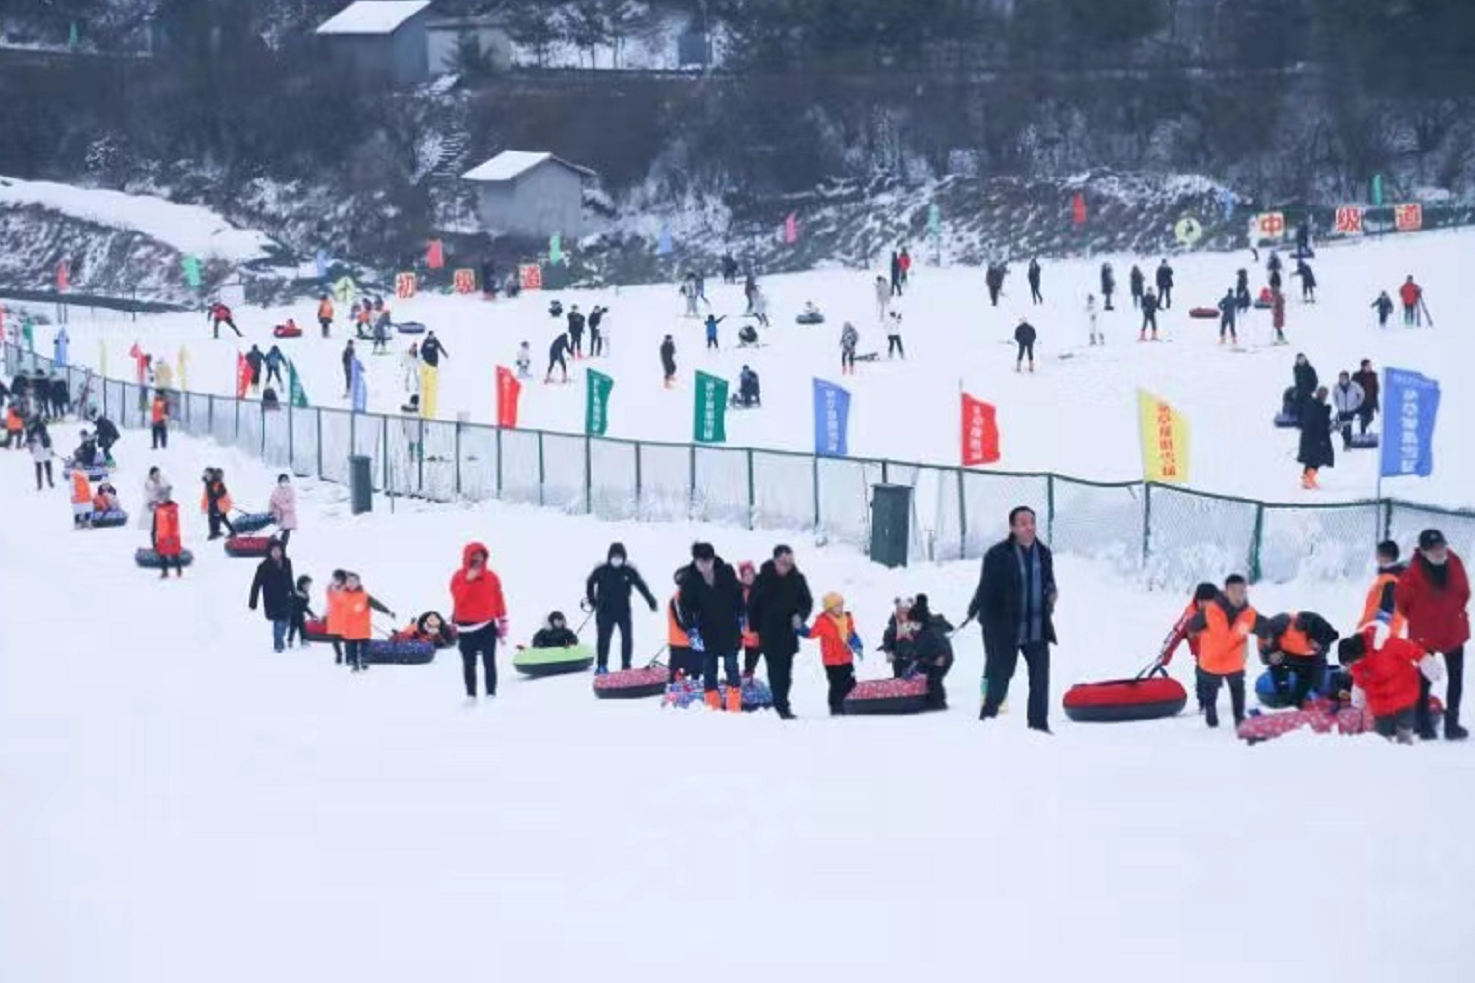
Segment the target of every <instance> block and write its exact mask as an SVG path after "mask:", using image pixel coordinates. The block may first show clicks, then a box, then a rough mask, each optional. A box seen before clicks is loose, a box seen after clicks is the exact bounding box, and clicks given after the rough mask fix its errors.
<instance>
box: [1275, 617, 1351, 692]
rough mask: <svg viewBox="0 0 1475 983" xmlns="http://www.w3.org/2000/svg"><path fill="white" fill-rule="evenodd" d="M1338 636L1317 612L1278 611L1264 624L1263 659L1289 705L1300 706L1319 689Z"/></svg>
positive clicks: (1277, 688)
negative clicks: (1292, 676)
mask: <svg viewBox="0 0 1475 983" xmlns="http://www.w3.org/2000/svg"><path fill="white" fill-rule="evenodd" d="M1339 637H1340V633H1339V632H1338V631H1337V629H1335V628H1333V627H1332V626H1331V625H1330V624H1328V623H1327V620H1326V619H1325V618H1323V617H1322V616H1321V615H1319V614H1316V613H1315V612H1314V611H1298V612H1296V613H1294V614H1278V615H1276V616H1275V617H1273V618H1271V619H1270V620H1269V621H1268V622H1266V623H1265V633H1264V634H1263V635H1261V636H1260V661H1261V662H1263V663H1264V664H1265V665H1267V666H1269V667H1270V678H1271V679H1272V680H1273V681H1274V683H1275V690H1276V692H1277V693H1279V694H1281V695H1282V696H1284V697H1287V702H1288V704H1289V705H1290V706H1293V707H1300V706H1301V705H1302V704H1303V703H1305V702H1306V698H1307V697H1308V696H1310V695H1311V691H1312V690H1316V691H1318V692H1320V690H1321V688H1322V680H1323V678H1324V677H1325V676H1326V656H1327V652H1328V651H1329V650H1330V649H1331V646H1332V643H1333V642H1335V641H1336V640H1337V639H1338V638H1339ZM1293 672H1294V673H1295V675H1296V682H1295V685H1294V686H1293V685H1291V673H1293ZM1323 695H1326V694H1323Z"/></svg>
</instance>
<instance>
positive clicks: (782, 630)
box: [747, 545, 814, 720]
mask: <svg viewBox="0 0 1475 983" xmlns="http://www.w3.org/2000/svg"><path fill="white" fill-rule="evenodd" d="M813 611H814V595H812V594H810V593H809V581H807V580H805V579H804V574H802V573H800V572H799V568H798V567H796V566H795V565H794V551H793V550H791V549H790V548H789V547H787V546H782V545H781V546H775V547H774V548H773V559H771V560H765V561H764V562H763V566H762V567H760V568H759V570H758V576H757V578H756V579H754V581H753V587H752V589H751V590H749V591H748V611H747V623H748V630H749V631H753V632H756V633H757V635H758V648H759V649H760V650H761V651H762V652H763V659H764V661H765V662H766V663H767V664H768V685H769V688H770V689H772V690H773V708H774V710H776V711H777V712H778V715H779V717H780V718H782V719H783V720H793V719H794V714H793V711H792V710H790V709H789V689H790V688H791V686H792V684H793V681H794V655H795V653H797V652H798V651H799V636H798V635H797V634H795V632H796V631H797V630H798V629H799V628H800V627H801V626H802V625H803V624H804V623H805V622H807V621H808V620H809V616H810V614H811V613H813Z"/></svg>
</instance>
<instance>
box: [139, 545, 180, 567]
mask: <svg viewBox="0 0 1475 983" xmlns="http://www.w3.org/2000/svg"><path fill="white" fill-rule="evenodd" d="M133 562H134V563H137V564H138V565H139V566H141V567H143V568H144V569H145V570H158V569H159V568H160V567H162V566H163V565H164V561H163V557H161V556H159V554H158V553H155V552H154V551H153V550H151V549H139V550H138V551H136V552H135V553H134V554H133ZM194 562H195V555H194V554H193V553H191V552H190V551H189V550H184V551H182V552H181V553H180V554H179V565H180V566H182V567H187V566H189V565H190V564H191V563H194ZM171 565H172V564H171Z"/></svg>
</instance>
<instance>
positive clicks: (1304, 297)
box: [1291, 259, 1316, 304]
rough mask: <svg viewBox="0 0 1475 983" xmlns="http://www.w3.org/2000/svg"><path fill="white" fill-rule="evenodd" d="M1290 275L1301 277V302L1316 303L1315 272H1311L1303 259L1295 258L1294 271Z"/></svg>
mask: <svg viewBox="0 0 1475 983" xmlns="http://www.w3.org/2000/svg"><path fill="white" fill-rule="evenodd" d="M1291 276H1293V277H1300V278H1301V302H1302V303H1305V304H1314V303H1316V274H1315V273H1312V272H1311V267H1310V266H1309V265H1308V264H1307V263H1306V261H1305V260H1304V259H1298V260H1296V272H1294V273H1292V274H1291Z"/></svg>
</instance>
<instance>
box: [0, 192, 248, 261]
mask: <svg viewBox="0 0 1475 983" xmlns="http://www.w3.org/2000/svg"><path fill="white" fill-rule="evenodd" d="M0 205H39V206H41V207H43V208H49V209H52V210H54V211H58V212H61V213H62V214H64V215H70V216H71V217H73V218H76V219H81V220H83V221H87V222H94V223H96V224H98V225H103V226H107V227H110V228H118V229H132V230H134V231H136V232H141V233H143V234H144V235H146V236H149V237H150V238H153V239H157V240H159V241H160V242H162V243H164V244H165V245H168V246H172V247H173V248H174V249H177V250H178V251H179V252H180V253H182V254H184V255H186V256H196V257H198V258H199V259H201V260H208V259H222V260H228V261H231V262H235V263H245V262H248V261H250V260H253V259H260V258H262V257H263V256H266V255H267V254H268V250H269V248H270V247H271V246H272V245H273V243H272V240H271V237H270V236H267V235H266V234H265V233H263V232H257V231H254V230H251V229H239V228H236V227H235V226H234V225H232V224H231V223H230V222H229V221H227V220H226V219H225V218H223V217H221V216H220V215H217V214H216V213H215V212H212V211H211V210H210V209H208V208H204V207H201V206H199V205H180V204H176V203H175V202H172V201H169V200H167V199H165V198H159V197H155V196H154V195H131V194H126V193H124V192H122V191H110V190H107V189H104V188H79V187H76V186H75V185H70V184H57V183H55V182H52V181H23V180H20V179H18V178H11V177H0Z"/></svg>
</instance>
